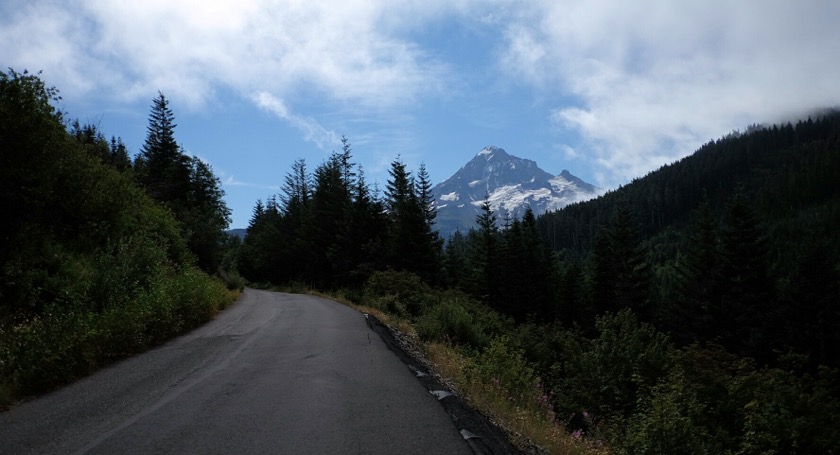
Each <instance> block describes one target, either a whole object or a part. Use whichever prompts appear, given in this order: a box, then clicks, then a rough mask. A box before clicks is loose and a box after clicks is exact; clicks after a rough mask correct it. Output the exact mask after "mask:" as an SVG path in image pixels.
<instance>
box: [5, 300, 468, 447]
mask: <svg viewBox="0 0 840 455" xmlns="http://www.w3.org/2000/svg"><path fill="white" fill-rule="evenodd" d="M0 453H3V454H7V453H8V454H25V453H74V454H82V453H91V454H100V453H101V454H106V453H107V454H111V453H122V454H134V453H138V454H139V453H143V454H147V453H179V454H188V453H201V454H213V453H218V454H234V453H272V454H412V453H416V454H421V453H422V454H429V453H440V454H469V453H472V451H471V450H470V448H469V446H468V444H467V442H465V440H464V438H463V437H462V435H461V433H459V431H458V429H457V428H456V426H455V424H454V423H453V420H452V419H451V418H450V417H449V415H447V413H446V412H445V411H444V409H443V407H442V406H441V405H440V403H438V401H437V399H436V398H435V397H434V396H433V395H432V394H430V393H429V391H428V390H427V389H426V388H424V387H423V386H422V385H421V384H420V382H419V381H418V380H417V379H416V378H415V376H414V374H412V372H411V371H410V370H409V369H408V368H407V367H406V365H405V364H403V363H402V362H401V361H400V360H399V359H398V358H397V356H396V355H394V353H393V352H391V351H389V350H388V348H387V347H386V345H385V344H384V343H383V341H382V339H381V338H380V337H379V336H378V335H377V334H376V333H375V332H373V331H372V330H371V329H370V328H369V326H368V324H366V322H365V318H364V316H363V315H362V314H360V313H358V312H356V311H354V310H352V309H350V308H347V307H344V306H342V305H340V304H337V303H335V302H332V301H329V300H325V299H320V298H316V297H311V296H301V295H292V294H281V293H272V292H265V291H257V290H251V289H248V290H246V292H245V293H244V294H243V296H242V298H241V299H240V300H239V301H238V302H237V303H236V304H235V305H233V306H232V307H230V308H229V309H227V310H225V311H224V312H222V313H221V314H220V315H219V316H218V317H217V318H216V319H215V320H213V321H212V322H210V323H208V324H206V325H205V326H203V327H201V328H199V329H197V330H195V331H193V332H191V333H189V334H187V335H185V336H182V337H180V338H177V339H175V340H173V341H171V342H169V343H167V344H165V345H163V346H161V347H160V348H157V349H154V350H152V351H149V352H147V353H145V354H142V355H139V356H136V357H133V358H130V359H128V360H125V361H123V362H120V363H117V364H115V365H112V366H110V367H108V368H106V369H104V370H102V371H100V372H98V373H96V374H94V375H92V376H90V377H88V378H86V379H83V380H80V381H78V382H76V383H73V384H71V385H69V386H67V387H64V388H62V389H60V390H57V391H55V392H53V393H51V394H48V395H45V396H43V397H40V398H38V399H35V400H31V401H27V402H25V403H22V404H20V405H19V406H17V407H15V408H13V409H11V410H9V411H7V412H2V413H0Z"/></svg>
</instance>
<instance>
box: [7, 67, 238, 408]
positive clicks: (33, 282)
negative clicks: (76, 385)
mask: <svg viewBox="0 0 840 455" xmlns="http://www.w3.org/2000/svg"><path fill="white" fill-rule="evenodd" d="M59 100H60V96H59V92H58V90H57V89H55V88H53V87H48V86H46V85H45V84H44V82H43V81H42V80H41V79H40V77H39V75H37V74H31V73H28V72H26V71H24V72H23V73H18V72H16V71H14V70H9V71H8V72H7V73H0V210H2V212H3V222H2V223H0V408H2V407H5V406H7V405H10V404H13V403H15V402H16V401H18V400H20V399H21V398H23V397H26V396H30V395H33V394H39V393H43V392H46V391H49V390H51V389H52V388H55V387H57V386H59V385H61V384H64V383H66V382H69V381H71V380H73V379H76V378H79V377H81V376H84V375H86V374H89V373H90V372H92V371H94V370H96V369H98V368H100V367H102V366H104V365H107V364H108V363H111V362H114V361H116V360H119V359H121V358H124V357H126V356H129V355H132V354H136V353H139V352H142V351H143V350H145V349H147V348H149V347H151V346H154V345H156V344H158V343H160V342H162V341H164V340H167V339H169V338H171V337H172V336H174V335H177V334H180V333H183V332H185V331H187V330H190V329H192V328H194V327H196V326H198V325H200V324H202V323H204V322H206V321H207V320H209V319H210V317H211V316H212V315H213V314H214V313H215V312H216V311H218V310H220V309H222V308H224V307H225V306H226V305H228V304H229V303H230V302H232V301H233V300H234V299H235V298H236V296H237V295H238V291H239V288H240V287H241V283H238V282H237V281H238V280H237V279H236V277H231V276H227V275H226V274H225V273H223V272H222V271H221V270H220V268H219V266H220V264H221V259H222V256H223V252H224V248H225V245H226V243H227V237H226V234H225V229H226V228H227V226H228V218H229V210H228V209H227V207H226V206H225V204H224V201H223V196H224V193H223V191H222V190H221V186H220V182H219V180H218V179H217V178H216V177H215V176H214V175H213V172H212V170H211V169H210V167H209V166H208V165H207V164H206V163H204V162H202V161H201V160H198V159H197V158H193V157H188V156H186V155H185V154H184V153H183V150H182V149H181V147H180V146H179V145H178V143H177V141H176V140H175V136H174V128H175V126H176V125H175V123H174V114H173V112H172V110H171V109H170V108H169V106H168V100H167V99H166V98H165V97H164V96H163V94H159V96H158V97H157V98H155V99H154V101H153V104H152V108H151V113H150V116H149V126H148V131H147V132H148V134H147V137H146V141H145V143H144V145H143V149H142V150H141V151H140V153H139V154H138V155H137V156H136V157H135V159H134V160H132V159H131V158H130V157H129V155H128V151H127V150H126V148H125V145H124V144H123V143H122V141H121V140H120V139H119V138H117V137H112V138H111V139H110V140H108V139H106V138H105V136H104V134H103V133H102V132H100V131H99V130H98V129H97V128H96V126H93V125H81V124H80V123H79V122H78V121H70V120H68V118H67V115H66V114H65V113H63V112H60V111H58V110H57V109H56V108H55V107H54V106H53V104H54V103H56V102H57V101H59ZM222 277H226V278H227V279H226V280H223V279H222ZM226 285H227V286H226Z"/></svg>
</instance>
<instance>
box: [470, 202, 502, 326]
mask: <svg viewBox="0 0 840 455" xmlns="http://www.w3.org/2000/svg"><path fill="white" fill-rule="evenodd" d="M480 210H481V212H480V213H479V214H478V215H477V216H476V219H475V221H476V224H477V225H478V229H477V230H470V234H469V240H468V242H469V259H468V264H469V268H470V270H471V272H472V276H471V277H470V286H469V287H470V293H471V294H472V295H473V296H475V297H477V298H479V299H480V300H481V301H482V302H484V303H485V304H486V305H488V306H489V307H490V308H493V309H495V310H498V311H501V310H503V302H502V298H501V297H502V296H501V283H500V275H501V270H500V269H501V258H500V250H499V229H498V227H496V215H495V214H494V213H493V209H492V208H491V207H490V201H489V200H487V199H485V201H484V203H482V205H481V207H480Z"/></svg>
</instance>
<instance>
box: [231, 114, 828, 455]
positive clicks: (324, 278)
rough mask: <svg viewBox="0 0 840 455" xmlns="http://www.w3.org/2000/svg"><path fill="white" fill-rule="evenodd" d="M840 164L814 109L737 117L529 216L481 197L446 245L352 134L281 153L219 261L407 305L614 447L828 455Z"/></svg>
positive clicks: (382, 303)
mask: <svg viewBox="0 0 840 455" xmlns="http://www.w3.org/2000/svg"><path fill="white" fill-rule="evenodd" d="M837 182H840V115H838V114H829V115H826V116H824V117H820V118H818V119H809V120H807V121H802V122H799V123H797V124H796V125H791V124H786V125H780V126H772V127H767V128H765V127H751V128H749V130H748V131H747V132H746V133H744V134H739V133H733V134H731V135H729V136H727V137H726V138H724V139H721V140H719V141H713V142H710V143H709V144H707V145H705V146H703V147H702V148H701V149H700V150H698V151H697V152H696V153H695V154H693V155H692V156H690V157H687V158H685V159H683V160H681V161H679V162H677V163H673V164H670V165H667V166H664V167H662V168H661V169H659V170H658V171H656V172H653V173H651V174H649V175H647V176H645V177H643V178H640V179H637V180H634V181H633V182H632V183H630V184H628V185H626V186H624V187H622V188H619V189H617V190H615V191H611V192H609V193H607V194H606V195H604V196H602V197H600V198H598V199H596V200H593V201H589V202H584V203H579V204H575V205H572V206H569V207H566V208H565V209H563V210H560V211H557V212H554V213H549V214H545V215H542V216H540V217H535V216H534V214H533V213H531V212H528V213H526V214H525V215H524V216H523V218H522V219H513V220H510V219H505V220H498V219H497V217H496V215H495V214H494V213H493V211H492V210H491V208H490V206H489V204H487V203H485V204H484V205H483V207H482V208H481V211H480V213H479V215H478V216H477V218H476V221H477V226H478V227H477V228H475V229H472V230H470V231H469V232H456V233H455V234H454V235H452V236H451V237H450V238H449V239H447V241H446V242H445V244H444V243H443V242H442V241H441V240H440V239H438V238H437V236H436V235H435V233H434V230H433V228H434V220H435V210H434V206H433V205H432V201H433V200H434V198H433V197H432V195H431V194H429V188H430V184H429V182H428V175H427V174H426V173H425V170H424V169H423V168H422V167H421V169H420V170H419V172H418V173H417V175H416V176H413V175H412V174H411V173H410V172H409V171H408V170H406V168H405V165H404V164H403V163H402V162H401V161H400V160H399V159H397V160H396V161H394V162H393V163H392V167H391V170H390V178H389V180H388V182H387V187H386V189H385V192H384V194H383V195H381V196H380V195H379V193H378V191H374V190H371V189H370V188H369V186H368V185H367V183H366V182H365V180H364V175H363V172H362V169H361V167H360V166H356V165H354V164H353V163H352V156H351V153H350V146H349V143H348V142H347V141H346V140H345V141H344V148H343V150H342V152H341V153H334V154H333V155H332V156H331V157H330V158H329V159H328V160H327V161H326V162H324V163H322V164H320V165H319V166H318V167H317V168H316V169H315V171H314V172H313V173H310V172H309V171H308V170H307V168H306V165H305V163H304V162H303V161H302V160H301V161H298V162H296V163H295V165H294V166H293V168H292V170H291V171H290V172H289V173H288V174H287V176H286V179H285V184H284V185H283V192H282V194H281V195H279V198H278V197H273V198H270V199H269V200H268V201H267V202H265V203H263V202H259V203H258V204H257V206H256V208H255V210H254V215H253V217H252V220H251V223H250V226H249V229H248V234H247V237H246V238H245V240H244V243H243V244H242V245H241V247H239V248H238V249H236V250H233V251H234V252H232V253H231V254H230V255H229V256H228V259H229V260H230V261H231V263H233V264H235V265H238V269H239V270H240V271H241V272H242V273H243V274H244V275H245V276H246V277H247V278H248V279H251V280H253V281H261V282H273V283H277V284H283V283H285V284H289V283H299V284H303V285H309V286H314V287H318V288H322V289H332V290H339V289H342V290H346V291H347V292H348V293H349V295H350V296H352V297H353V298H354V299H357V300H359V301H361V302H362V303H364V304H367V305H370V306H374V307H377V308H380V309H383V310H385V311H391V312H395V313H398V314H400V315H402V316H405V317H409V318H411V319H413V320H414V321H415V322H416V323H417V325H418V332H419V334H420V336H421V337H423V338H424V339H427V340H431V341H443V342H446V343H451V344H453V345H455V346H459V347H461V348H463V349H464V351H463V352H464V355H466V356H467V358H469V359H471V360H469V365H472V367H471V368H472V369H471V370H470V371H473V372H474V373H473V374H477V375H478V376H477V377H480V378H483V380H485V381H488V382H489V383H492V384H496V386H494V387H497V389H494V390H497V391H498V393H503V394H506V395H507V396H509V397H522V396H530V395H528V394H529V393H531V392H528V391H527V390H523V388H526V389H527V388H531V389H532V390H539V391H540V395H539V396H537V397H535V398H534V399H535V400H537V401H539V403H545V401H546V400H549V401H550V402H551V406H552V409H551V411H552V412H554V413H556V416H558V420H559V421H560V422H561V423H563V424H565V425H567V427H568V429H569V430H570V431H575V430H576V433H575V434H577V435H580V434H585V435H587V436H588V437H593V438H596V439H602V440H607V441H609V443H610V444H611V445H612V447H613V448H614V449H615V450H616V451H618V452H627V453H766V452H767V451H768V450H770V451H777V452H779V453H829V451H830V450H832V448H836V446H837V445H838V444H840V441H838V439H837V434H836V432H835V431H834V428H836V427H837V425H840V422H838V418H840V402H838V384H840V381H838V370H837V367H838V366H840V360H839V359H840V335H839V334H840V306H838V305H840V237H838V236H837V235H836V226H840V197H838V196H840V186H838V184H837ZM522 362H524V363H522ZM514 370H515V371H514ZM475 372H478V373H475ZM532 382H533V383H532ZM546 391H547V392H548V394H547V395H546V394H545V392H546ZM511 399H513V398H511ZM553 415H554V414H553Z"/></svg>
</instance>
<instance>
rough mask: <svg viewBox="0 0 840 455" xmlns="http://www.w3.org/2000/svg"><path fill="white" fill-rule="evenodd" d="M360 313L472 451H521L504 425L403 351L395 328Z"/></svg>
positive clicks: (494, 454) (487, 454)
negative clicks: (477, 409) (511, 440)
mask: <svg viewBox="0 0 840 455" xmlns="http://www.w3.org/2000/svg"><path fill="white" fill-rule="evenodd" d="M362 314H363V315H364V317H365V320H366V321H367V325H368V327H370V329H371V330H373V331H374V332H375V333H376V334H378V335H379V337H380V338H381V339H382V341H383V342H384V343H385V345H386V346H387V347H388V349H389V350H391V352H393V353H394V354H395V355H396V356H397V358H399V359H400V361H402V362H403V363H404V364H405V365H406V366H407V367H408V369H409V370H411V372H412V373H414V376H415V377H416V378H417V380H418V381H420V383H421V384H422V385H423V386H424V387H425V388H426V390H428V391H429V393H430V394H432V395H434V396H435V397H436V398H437V400H438V402H439V403H440V404H441V406H443V408H444V410H445V411H446V413H447V414H448V415H449V417H450V418H451V419H452V421H453V422H454V424H455V427H456V428H457V429H458V431H459V432H460V433H461V436H462V437H463V438H464V440H465V441H466V442H467V444H468V445H469V446H470V448H471V449H472V451H473V453H476V454H479V455H503V454H523V452H522V451H520V450H519V449H517V448H516V446H514V445H513V444H512V443H511V442H510V440H509V439H508V436H507V433H506V432H505V431H504V430H503V429H501V428H499V427H498V426H496V425H494V424H493V423H492V422H491V421H490V420H489V419H488V418H487V417H486V416H484V415H483V414H481V413H480V412H478V411H476V410H475V409H473V408H472V407H471V406H469V405H468V404H467V403H466V402H465V401H464V400H463V399H462V398H461V397H460V396H458V395H456V394H455V393H454V392H453V391H452V390H450V389H449V388H448V387H447V386H446V385H445V384H443V383H442V382H441V381H439V380H438V379H437V378H436V377H435V375H433V374H431V373H430V372H429V369H428V368H427V367H426V366H425V365H424V364H423V362H421V361H420V360H419V359H417V358H416V357H415V356H414V355H412V354H411V353H409V352H406V350H405V349H403V346H402V345H401V343H400V342H399V341H398V340H397V338H396V337H395V336H394V334H393V332H392V330H394V329H392V328H391V327H389V326H387V325H385V324H383V323H382V321H380V320H379V319H378V318H377V317H376V316H374V315H373V314H370V313H364V312H362Z"/></svg>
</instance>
